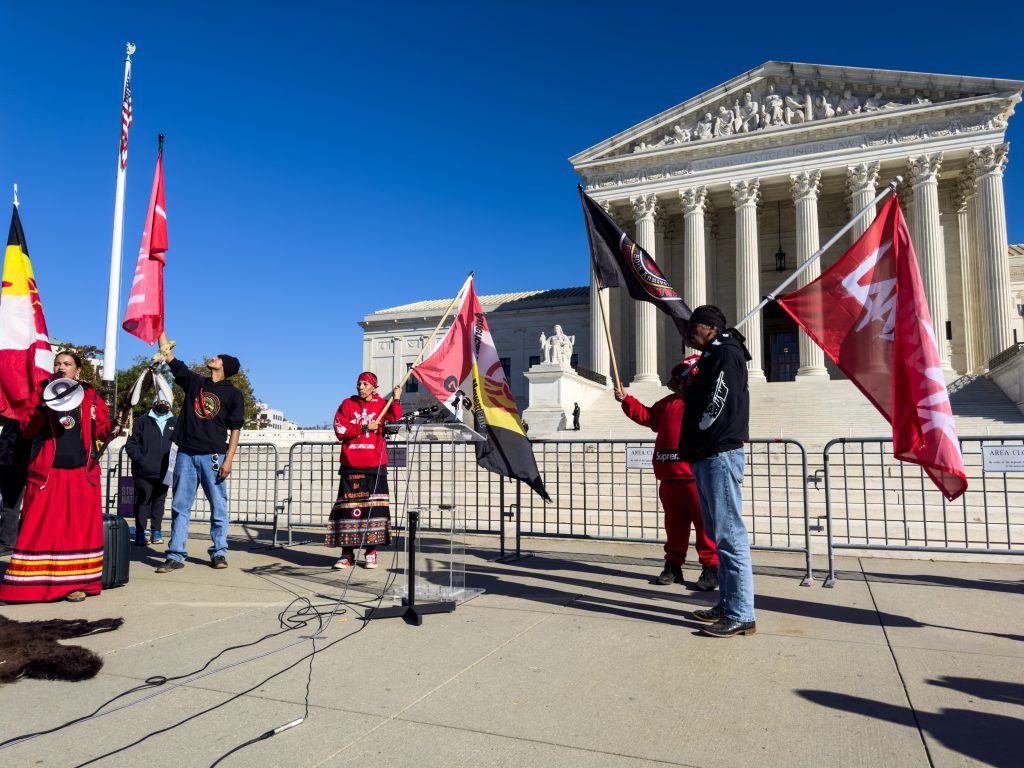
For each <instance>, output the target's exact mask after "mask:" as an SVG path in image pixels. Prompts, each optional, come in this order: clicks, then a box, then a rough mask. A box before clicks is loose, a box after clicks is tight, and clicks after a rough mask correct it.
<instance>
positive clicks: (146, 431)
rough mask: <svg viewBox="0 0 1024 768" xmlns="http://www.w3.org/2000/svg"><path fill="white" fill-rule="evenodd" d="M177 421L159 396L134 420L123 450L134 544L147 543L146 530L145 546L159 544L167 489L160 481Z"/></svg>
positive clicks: (164, 476) (164, 475) (162, 477)
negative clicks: (131, 503) (131, 495)
mask: <svg viewBox="0 0 1024 768" xmlns="http://www.w3.org/2000/svg"><path fill="white" fill-rule="evenodd" d="M177 421H178V420H177V418H175V416H174V415H173V414H172V413H171V404H170V402H169V401H168V400H166V399H164V396H163V395H162V394H160V395H157V400H156V402H154V403H153V407H152V408H151V409H150V411H149V413H147V414H146V415H145V416H141V417H140V418H139V419H137V420H136V422H135V426H134V427H133V428H132V434H131V436H130V437H129V438H128V441H127V442H126V443H125V446H124V450H125V453H127V454H128V458H130V459H131V460H132V479H133V481H134V483H135V544H136V545H137V546H140V547H144V546H145V545H146V543H147V540H146V528H147V527H148V528H150V530H151V535H150V538H149V541H148V543H150V544H163V543H164V540H163V534H162V533H161V526H162V525H163V519H164V504H165V502H166V499H167V485H166V484H165V483H164V479H165V478H166V476H167V468H168V465H169V463H170V458H171V441H172V439H173V437H174V427H175V425H176V424H177Z"/></svg>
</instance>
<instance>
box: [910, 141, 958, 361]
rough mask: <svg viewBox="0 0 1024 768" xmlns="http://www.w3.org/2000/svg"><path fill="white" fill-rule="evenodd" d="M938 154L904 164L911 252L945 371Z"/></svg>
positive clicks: (946, 311) (946, 352)
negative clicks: (911, 220)
mask: <svg viewBox="0 0 1024 768" xmlns="http://www.w3.org/2000/svg"><path fill="white" fill-rule="evenodd" d="M941 167H942V153H941V152H940V153H936V154H934V155H920V156H918V157H914V158H911V159H910V160H909V162H908V164H907V171H908V175H909V177H910V184H911V187H912V188H913V190H914V224H915V227H914V229H915V232H914V234H915V235H916V236H917V239H916V240H914V252H915V253H916V254H917V260H918V263H919V264H920V265H921V281H922V282H923V283H924V295H925V298H926V299H927V300H928V309H929V311H930V312H931V316H932V326H933V328H934V331H935V341H936V342H937V345H938V348H939V361H940V362H941V363H942V367H943V368H944V369H946V370H952V369H953V367H952V366H951V365H950V363H949V344H948V343H947V342H946V320H948V319H949V304H948V299H947V297H946V250H945V245H944V243H943V240H942V228H941V226H940V225H939V168H941Z"/></svg>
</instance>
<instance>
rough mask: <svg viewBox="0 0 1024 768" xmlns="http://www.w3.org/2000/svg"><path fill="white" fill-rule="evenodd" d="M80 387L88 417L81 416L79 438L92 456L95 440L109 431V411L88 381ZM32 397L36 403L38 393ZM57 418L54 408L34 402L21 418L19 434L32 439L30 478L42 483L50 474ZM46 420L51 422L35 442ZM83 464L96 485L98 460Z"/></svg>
mask: <svg viewBox="0 0 1024 768" xmlns="http://www.w3.org/2000/svg"><path fill="white" fill-rule="evenodd" d="M82 389H83V391H84V394H85V397H84V398H83V399H82V415H83V417H85V416H86V415H88V417H87V418H83V419H82V422H83V423H82V442H83V443H85V455H86V456H88V457H90V458H91V457H92V456H93V455H94V454H95V453H96V449H97V445H96V443H97V442H101V441H103V440H106V439H107V435H109V434H110V413H109V411H108V410H107V404H106V403H105V402H103V398H101V397H97V395H96V390H95V389H93V388H92V387H90V386H89V385H88V384H83V385H82ZM34 399H35V402H36V403H38V402H39V397H38V394H37V395H36V397H35V398H34ZM59 418H60V415H59V414H58V413H57V412H56V411H52V410H50V409H49V408H45V407H42V406H37V407H36V408H34V409H33V410H31V411H30V412H29V415H28V416H26V417H25V418H24V419H22V422H21V435H22V437H25V438H27V439H29V440H33V444H32V459H31V462H30V464H29V467H28V475H29V479H35V480H36V481H41V482H44V483H45V482H46V477H47V476H48V475H49V474H50V469H51V467H53V455H54V452H55V450H56V442H57V441H56V440H54V438H53V435H54V433H55V432H56V431H57V419H59ZM47 423H49V425H50V429H49V434H48V435H47V438H46V440H44V441H43V442H42V445H38V443H37V441H35V440H34V438H37V437H39V435H40V433H41V432H43V430H44V428H45V427H46V425H47ZM86 467H87V469H88V474H89V476H90V477H91V478H92V479H93V480H94V481H95V483H96V484H97V485H98V484H99V480H100V465H99V462H95V463H93V462H91V461H90V462H89V463H88V464H86Z"/></svg>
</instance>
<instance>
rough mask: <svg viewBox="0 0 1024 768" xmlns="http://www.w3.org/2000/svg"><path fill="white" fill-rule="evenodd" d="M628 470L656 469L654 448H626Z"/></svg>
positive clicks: (638, 446) (647, 446) (646, 446)
mask: <svg viewBox="0 0 1024 768" xmlns="http://www.w3.org/2000/svg"><path fill="white" fill-rule="evenodd" d="M626 469H654V446H651V445H628V446H626Z"/></svg>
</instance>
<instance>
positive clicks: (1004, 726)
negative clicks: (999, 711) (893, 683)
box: [796, 690, 1021, 768]
mask: <svg viewBox="0 0 1024 768" xmlns="http://www.w3.org/2000/svg"><path fill="white" fill-rule="evenodd" d="M796 693H797V694H798V695H800V696H802V697H803V698H805V699H807V700H808V701H811V702H814V703H815V704H819V705H821V706H823V707H831V708H832V709H837V710H841V711H843V712H851V713H853V714H857V715H862V716H865V717H873V718H876V719H878V720H885V721H887V722H892V723H899V724H902V725H906V726H907V727H909V728H913V727H916V726H919V727H920V728H921V730H922V731H923V732H924V733H926V734H928V735H929V736H930V737H931V738H932V739H934V740H935V741H937V742H938V743H939V744H942V745H943V746H944V747H946V748H947V749H951V750H953V751H954V752H958V753H959V754H961V755H964V756H966V757H969V758H971V759H972V760H978V761H980V762H982V763H984V764H986V765H992V766H997V767H998V768H1004V767H1005V768H1011V767H1015V766H1019V765H1020V764H1021V754H1020V747H1021V741H1020V723H1021V721H1020V720H1019V719H1018V718H1014V717H1007V716H1006V715H996V714H991V713H988V712H978V711H975V710H970V709H943V710H941V711H939V712H921V711H917V712H914V711H912V710H911V709H910V708H909V707H905V706H896V705H894V704H888V703H886V702H884V701H875V700H873V699H865V698H862V697H860V696H850V695H847V694H845V693H833V692H832V691H814V690H798V691H796ZM915 716H916V718H917V722H916V723H915V722H914V718H915ZM1013 734H1017V735H1016V736H1014V735H1013ZM931 758H932V760H931V762H932V764H935V760H934V755H933V756H931Z"/></svg>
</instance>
